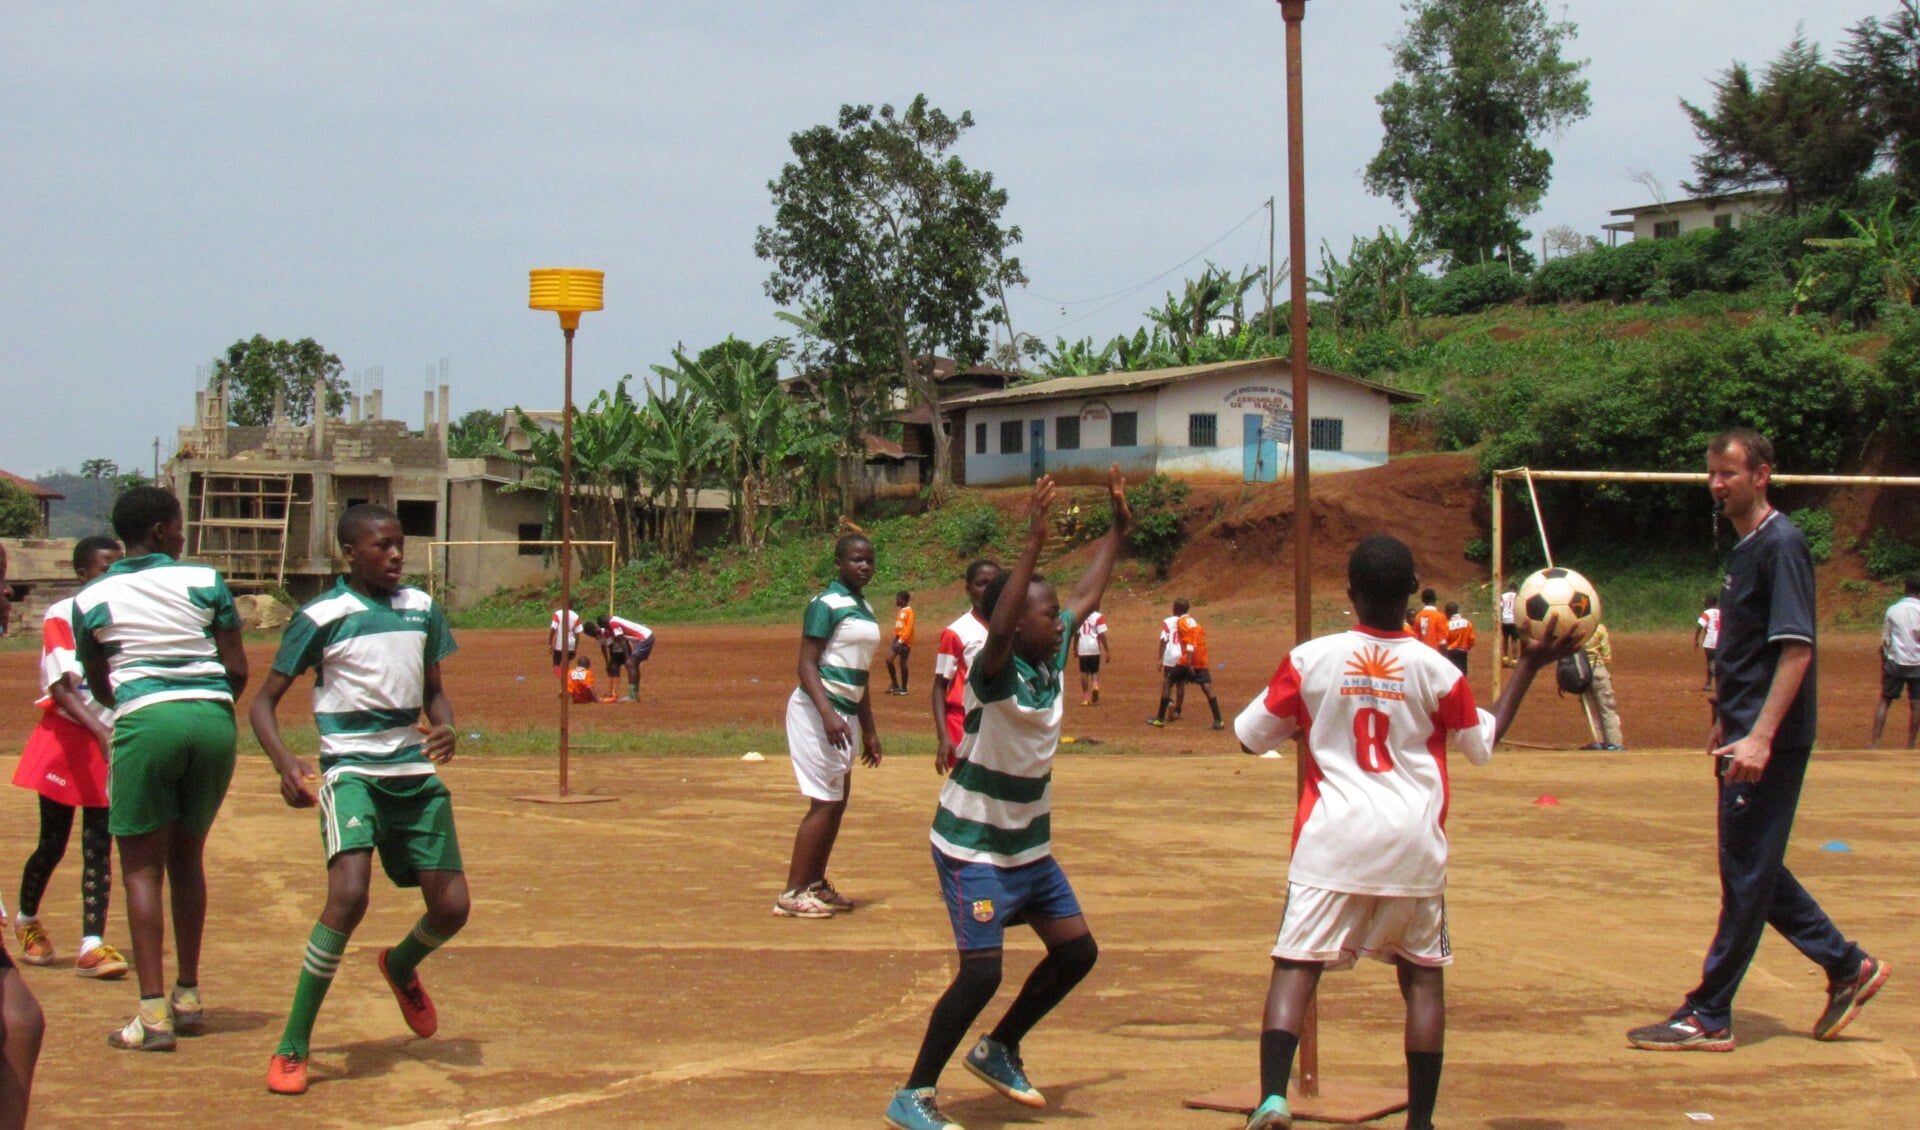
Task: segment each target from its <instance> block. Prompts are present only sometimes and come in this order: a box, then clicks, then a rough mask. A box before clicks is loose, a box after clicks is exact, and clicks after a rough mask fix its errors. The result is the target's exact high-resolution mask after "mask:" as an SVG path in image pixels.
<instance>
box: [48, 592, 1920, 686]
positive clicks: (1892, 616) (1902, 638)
mask: <svg viewBox="0 0 1920 1130" xmlns="http://www.w3.org/2000/svg"><path fill="white" fill-rule="evenodd" d="M48 615H52V613H48ZM1880 642H1881V643H1882V644H1883V645H1884V646H1885V649H1886V655H1887V662H1888V663H1891V664H1893V665H1894V666H1895V667H1904V668H1908V669H1912V668H1920V597H1913V596H1908V597H1902V598H1901V599H1899V600H1896V601H1894V602H1893V606H1892V607H1891V608H1889V609H1887V619H1886V623H1885V625H1884V626H1883V627H1882V629H1881V634H1880Z"/></svg>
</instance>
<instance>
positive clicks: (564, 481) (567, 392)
mask: <svg viewBox="0 0 1920 1130" xmlns="http://www.w3.org/2000/svg"><path fill="white" fill-rule="evenodd" d="M560 332H561V333H563V334H565V335H567V376H566V383H565V385H564V391H563V392H562V393H561V397H560V640H559V642H560V657H561V663H562V664H563V666H564V664H565V663H566V662H567V661H568V660H569V659H570V658H571V656H570V655H568V651H569V650H570V649H569V648H568V647H567V638H568V635H569V634H570V632H571V630H572V628H573V327H571V326H568V327H565V328H563V329H562V330H561V331H560ZM570 674H571V672H570V671H568V670H562V671H561V672H560V796H561V798H562V799H565V798H566V796H567V739H568V734H569V731H568V722H569V715H570V708H571V707H572V705H573V695H572V694H571V693H569V689H568V686H567V678H568V676H569V675H570Z"/></svg>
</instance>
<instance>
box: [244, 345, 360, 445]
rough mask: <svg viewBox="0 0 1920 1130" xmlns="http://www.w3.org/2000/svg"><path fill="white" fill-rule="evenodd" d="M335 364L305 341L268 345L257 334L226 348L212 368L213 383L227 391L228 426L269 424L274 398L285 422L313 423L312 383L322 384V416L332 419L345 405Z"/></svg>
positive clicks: (336, 360) (342, 383) (343, 388)
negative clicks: (318, 379)
mask: <svg viewBox="0 0 1920 1130" xmlns="http://www.w3.org/2000/svg"><path fill="white" fill-rule="evenodd" d="M341 371H342V366H341V364H340V358H338V357H336V356H334V355H333V354H331V353H328V352H327V351H326V349H325V348H324V347H322V346H321V345H320V343H319V342H317V341H315V340H313V339H312V338H310V337H303V338H301V339H300V340H299V341H286V340H284V339H283V340H280V341H268V340H267V339H266V337H265V336H263V335H261V334H254V335H253V338H252V339H251V340H247V339H244V338H243V339H241V340H240V341H236V342H234V343H233V344H232V345H229V346H228V347H227V354H226V356H224V357H219V358H216V359H215V360H214V362H213V383H214V384H215V385H219V384H221V383H224V384H225V385H226V390H227V420H228V422H229V423H234V424H240V425H242V426H248V425H251V426H254V427H260V426H264V425H266V424H269V423H271V422H272V421H273V402H274V397H275V396H276V394H277V395H278V396H279V398H280V400H281V406H282V409H283V410H284V411H285V412H286V414H287V418H288V419H289V420H291V421H292V422H293V423H295V424H304V423H307V422H308V421H310V420H312V419H313V382H314V378H316V377H323V378H325V379H326V382H327V414H328V415H330V416H331V415H337V414H339V412H340V410H341V409H343V408H345V407H346V404H347V379H346V378H345V377H344V376H342V375H341Z"/></svg>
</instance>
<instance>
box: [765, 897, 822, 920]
mask: <svg viewBox="0 0 1920 1130" xmlns="http://www.w3.org/2000/svg"><path fill="white" fill-rule="evenodd" d="M773 913H774V914H776V915H778V916H779V917H781V918H832V917H833V908H832V907H831V906H828V905H827V904H826V903H825V902H824V901H822V900H821V898H820V896H819V895H816V894H814V893H813V892H812V891H810V890H807V891H782V892H780V896H779V897H778V898H776V899H774V900H773Z"/></svg>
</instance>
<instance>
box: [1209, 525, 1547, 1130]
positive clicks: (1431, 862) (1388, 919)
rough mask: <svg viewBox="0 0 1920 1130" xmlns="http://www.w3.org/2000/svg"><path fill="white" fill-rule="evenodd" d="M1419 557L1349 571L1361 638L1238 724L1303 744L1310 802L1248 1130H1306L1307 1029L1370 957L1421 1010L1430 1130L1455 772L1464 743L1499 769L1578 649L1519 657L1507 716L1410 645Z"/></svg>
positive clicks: (1266, 742)
mask: <svg viewBox="0 0 1920 1130" xmlns="http://www.w3.org/2000/svg"><path fill="white" fill-rule="evenodd" d="M1418 587H1419V579H1418V577H1416V576H1415V573H1414V564H1413V554H1412V553H1411V552H1410V551H1409V550H1408V549H1407V547H1406V546H1405V545H1403V544H1402V543H1401V542H1400V541H1398V540H1397V539H1395V538H1391V537H1385V536H1381V537H1373V538H1368V539H1367V540H1366V541H1364V542H1361V543H1360V545H1359V546H1358V547H1357V548H1356V549H1355V550H1354V551H1353V555H1352V556H1351V557H1350V558H1348V560H1347V596H1348V598H1349V599H1351V600H1352V601H1353V610H1354V620H1355V624H1354V627H1353V628H1352V629H1350V630H1348V631H1345V632H1340V633H1338V634H1335V635H1331V636H1322V637H1320V638H1319V639H1315V640H1310V641H1308V642H1307V643H1304V644H1301V645H1300V646H1298V647H1296V648H1294V649H1293V650H1292V651H1291V652H1290V653H1288V655H1287V657H1286V658H1285V659H1283V660H1282V661H1281V663H1280V669H1279V670H1278V671H1276V672H1274V676H1273V680H1272V682H1270V683H1269V684H1268V686H1267V689H1266V691H1265V692H1264V693H1263V694H1262V695H1261V696H1260V697H1259V698H1256V699H1254V700H1253V701H1252V702H1251V703H1248V704H1247V708H1246V709H1245V710H1243V711H1242V712H1241V713H1240V717H1239V718H1238V719H1236V720H1235V722H1234V733H1235V734H1236V736H1238V737H1239V739H1240V745H1241V748H1242V749H1245V750H1247V751H1248V752H1252V751H1254V750H1263V749H1271V748H1273V747H1275V746H1277V745H1279V744H1280V743H1281V742H1283V741H1286V740H1287V739H1289V738H1294V737H1300V738H1303V739H1304V745H1303V747H1302V749H1301V753H1300V757H1301V765H1302V769H1303V771H1304V773H1305V775H1306V782H1307V784H1306V790H1305V792H1304V793H1303V794H1302V795H1301V798H1300V812H1299V815H1298V816H1297V817H1296V819H1295V821H1294V826H1293V827H1294V832H1293V851H1292V856H1291V860H1290V862H1289V863H1288V866H1287V900H1286V904H1285V908H1284V909H1283V911H1282V912H1281V922H1280V934H1279V939H1278V940H1277V941H1276V942H1275V944H1274V947H1273V976H1272V979H1271V982H1270V984H1269V986H1268V989H1267V1002H1266V1010H1265V1014H1264V1023H1263V1028H1262V1031H1261V1033H1260V1091H1261V1094H1262V1095H1263V1096H1265V1097H1264V1098H1263V1099H1262V1101H1261V1103H1260V1105H1259V1106H1258V1107H1257V1108H1255V1110H1254V1112H1253V1116H1252V1117H1251V1118H1250V1119H1249V1120H1248V1121H1247V1130H1273V1128H1276V1127H1279V1128H1284V1127H1289V1126H1292V1125H1293V1121H1292V1116H1291V1114H1290V1113H1289V1111H1288V1109H1287V1099H1286V1094H1287V1078H1288V1076H1289V1075H1290V1074H1292V1071H1293V1055H1294V1050H1295V1048H1296V1046H1297V1045H1298V1043H1299V1038H1300V1025H1301V1018H1302V1016H1303V1015H1304V1013H1305V1012H1306V1009H1307V1007H1308V1005H1309V1004H1310V1003H1311V1002H1312V1000H1313V994H1314V990H1315V988H1316V987H1317V986H1318V985H1319V982H1320V974H1321V972H1322V971H1323V970H1325V969H1346V968H1350V967H1351V966H1352V965H1353V963H1354V961H1355V959H1356V958H1358V957H1361V956H1366V957H1372V958H1375V959H1377V960H1380V961H1387V962H1391V963H1393V964H1394V965H1395V966H1396V967H1397V969H1398V973H1399V979H1400V995H1401V996H1402V997H1403V998H1404V999H1405V1001H1406V1006H1407V1020H1406V1054H1407V1123H1406V1124H1407V1130H1431V1128H1432V1126H1433V1106H1434V1099H1435V1097H1436V1096H1437V1095H1438V1094H1439V1090H1440V1062H1441V1051H1442V1046H1443V1041H1444V1035H1445V1030H1446V1005H1445V997H1444V991H1443V981H1442V978H1443V973H1442V970H1443V969H1444V967H1445V966H1447V965H1448V964H1450V963H1451V962H1452V961H1453V952H1452V950H1451V948H1450V946H1449V944H1448V941H1447V918H1446V905H1445V901H1444V894H1445V890H1446V874H1447V835H1446V829H1445V824H1446V813H1447V759H1446V749H1447V746H1448V745H1449V744H1451V745H1452V746H1453V748H1455V749H1458V750H1460V751H1461V752H1462V753H1464V754H1466V756H1467V760H1469V761H1471V762H1473V763H1474V764H1475V765H1484V764H1486V763H1487V760H1488V759H1489V758H1490V757H1491V756H1492V754H1493V746H1494V743H1495V742H1497V741H1499V739H1500V736H1501V735H1502V734H1504V733H1505V732H1506V730H1507V727H1508V725H1510V724H1511V723H1512V721H1513V716H1514V713H1515V711H1517V710H1518V709H1519V707H1520V702H1521V699H1523V698H1524V697H1525V696H1526V693H1527V688H1528V686H1529V685H1530V684H1531V683H1532V682H1533V676H1534V674H1535V672H1537V671H1538V670H1539V669H1540V668H1541V667H1542V666H1545V665H1549V664H1551V663H1553V662H1556V661H1557V660H1558V659H1559V657H1560V656H1561V655H1565V654H1570V653H1571V652H1572V651H1573V649H1574V647H1575V646H1577V644H1578V643H1579V640H1578V639H1577V638H1576V637H1575V636H1573V635H1571V634H1569V635H1567V636H1564V637H1559V638H1555V636H1554V635H1553V634H1552V632H1553V629H1554V628H1556V627H1557V624H1554V623H1550V624H1549V625H1548V629H1549V633H1550V634H1549V636H1548V638H1547V639H1544V640H1541V641H1539V642H1536V643H1533V644H1530V645H1528V646H1527V647H1526V648H1524V649H1523V650H1522V651H1521V653H1520V658H1519V660H1518V663H1517V670H1516V671H1515V673H1514V676H1513V680H1512V681H1511V682H1509V683H1508V684H1507V687H1506V689H1505V690H1504V691H1503V692H1502V693H1501V695H1500V700H1499V702H1498V703H1496V704H1495V706H1494V711H1493V713H1492V714H1488V713H1487V712H1486V711H1484V710H1480V709H1478V708H1477V707H1476V706H1475V705H1474V700H1473V691H1472V690H1471V689H1469V688H1468V686H1467V680H1466V676H1464V675H1462V674H1461V673H1460V672H1459V671H1458V670H1456V669H1454V667H1453V666H1452V665H1451V664H1449V663H1447V662H1446V661H1445V660H1444V659H1442V658H1441V657H1440V656H1439V655H1438V654H1437V653H1436V652H1434V651H1433V650H1432V649H1431V648H1429V647H1426V646H1423V645H1422V643H1421V642H1420V641H1419V640H1417V639H1415V638H1414V637H1413V636H1411V635H1409V634H1408V633H1407V631H1406V630H1405V628H1404V626H1403V623H1402V619H1401V616H1402V610H1403V609H1405V608H1406V602H1407V597H1409V596H1410V595H1412V593H1413V591H1414V590H1415V589H1416V588H1418Z"/></svg>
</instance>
